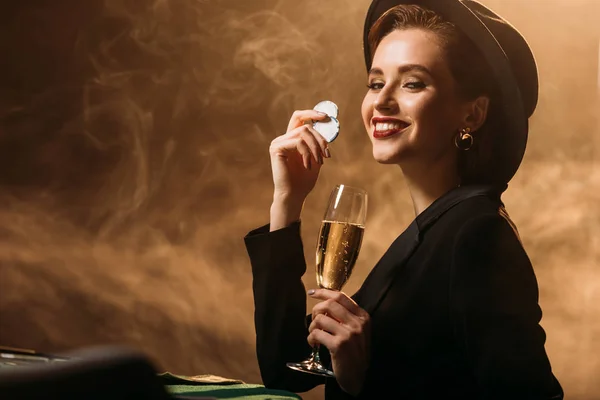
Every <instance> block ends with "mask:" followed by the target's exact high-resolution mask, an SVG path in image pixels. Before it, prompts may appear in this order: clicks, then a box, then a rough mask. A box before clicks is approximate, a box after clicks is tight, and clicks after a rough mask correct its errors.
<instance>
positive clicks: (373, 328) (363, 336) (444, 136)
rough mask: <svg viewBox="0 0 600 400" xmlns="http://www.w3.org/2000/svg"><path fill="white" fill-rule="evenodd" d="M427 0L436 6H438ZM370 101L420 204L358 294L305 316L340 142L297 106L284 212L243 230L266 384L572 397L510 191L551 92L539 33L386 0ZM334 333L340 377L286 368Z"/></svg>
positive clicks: (332, 393) (334, 394) (281, 194)
mask: <svg viewBox="0 0 600 400" xmlns="http://www.w3.org/2000/svg"><path fill="white" fill-rule="evenodd" d="M426 7H427V8H426ZM364 48H365V60H366V63H367V69H368V71H369V73H368V91H367V94H366V96H365V98H364V102H363V105H362V116H363V120H364V123H365V128H366V131H367V133H368V134H369V138H370V140H371V142H372V145H373V156H374V158H375V160H376V161H378V162H380V163H383V164H397V165H399V166H400V167H401V169H402V172H403V174H404V176H405V178H406V181H407V184H408V188H409V190H410V194H411V197H412V200H413V204H414V210H415V214H416V219H415V220H414V221H413V223H412V224H411V225H410V226H409V227H408V228H407V230H406V231H405V232H404V233H402V234H401V235H400V236H399V237H398V238H397V239H396V240H395V241H394V243H393V244H392V245H391V247H390V248H389V249H388V251H387V252H386V253H385V254H384V256H383V257H382V259H381V260H380V261H379V262H378V263H377V265H376V266H375V267H374V268H373V270H372V271H371V273H370V274H369V276H368V277H367V279H366V280H365V282H364V283H363V285H362V287H361V288H360V290H359V291H358V293H356V294H355V295H354V296H353V297H352V298H349V297H348V296H346V295H345V294H343V293H336V292H331V291H328V290H324V289H319V290H309V292H308V294H309V295H310V296H312V297H314V298H316V299H320V300H323V301H322V302H321V303H319V304H317V305H316V306H315V307H314V308H313V310H312V314H311V315H309V316H308V317H306V318H305V308H306V306H305V299H306V298H305V294H304V287H303V285H302V282H301V276H302V275H303V274H304V272H305V269H306V266H305V262H304V258H303V250H302V243H301V239H300V233H299V230H300V223H299V219H300V211H301V209H302V204H303V202H304V199H305V198H306V196H307V195H308V193H309V192H310V191H311V190H312V188H313V187H314V185H315V183H316V180H317V177H318V174H319V170H320V168H321V166H322V164H323V162H324V159H326V158H329V157H330V154H329V150H328V149H327V143H326V142H325V141H324V140H323V139H322V138H321V137H320V136H319V134H318V133H317V132H315V131H314V130H313V129H312V128H311V127H310V125H306V124H305V122H307V121H311V120H323V119H326V118H327V117H326V116H324V115H321V114H319V113H317V112H315V111H312V110H305V111H297V112H295V113H294V115H293V116H292V118H291V120H290V123H289V126H288V130H287V132H286V133H285V134H284V135H282V136H280V137H278V138H276V139H275V140H274V141H273V142H272V144H271V148H270V154H271V162H272V167H273V168H272V169H273V179H274V183H275V193H274V200H273V204H272V206H271V219H270V224H269V225H267V226H265V227H262V228H259V229H257V230H255V231H252V232H250V234H249V235H248V236H247V237H246V238H245V240H246V246H247V249H248V253H249V255H250V259H251V263H252V270H253V276H254V282H253V289H254V296H255V308H256V312H255V323H256V332H257V353H258V360H259V365H260V369H261V374H262V377H263V380H264V383H265V385H267V386H270V387H279V388H284V389H288V390H293V391H306V390H309V389H311V388H313V387H314V386H316V385H319V384H322V383H325V393H326V398H327V399H342V398H353V397H357V398H364V399H374V398H406V399H430V398H431V399H432V398H436V399H438V398H439V399H442V398H443V399H454V398H456V399H562V397H563V394H562V389H561V387H560V385H559V383H558V381H557V380H556V379H555V377H554V376H553V374H552V370H551V367H550V363H549V361H548V358H547V355H546V352H545V350H544V341H545V334H544V331H543V329H542V328H541V327H540V325H539V321H540V319H541V310H540V308H539V306H538V289H537V282H536V278H535V275H534V272H533V269H532V266H531V263H530V261H529V259H528V257H527V254H526V253H525V250H524V249H523V247H522V246H521V243H520V241H519V237H518V234H517V232H516V229H515V228H514V225H513V224H512V222H511V221H510V219H509V218H508V215H507V214H506V211H505V210H504V207H503V204H502V202H501V200H500V195H501V193H502V192H503V191H504V190H505V189H506V187H507V183H508V181H509V180H510V179H511V178H512V176H513V175H514V173H515V172H516V170H517V168H518V166H519V164H520V162H521V159H522V156H523V153H524V150H525V143H526V140H527V119H528V117H529V116H531V114H532V113H533V110H534V109H535V105H536V102H537V70H536V66H535V61H534V59H533V56H532V54H531V52H530V50H529V47H528V45H527V43H526V42H525V40H524V39H523V38H522V37H521V36H520V34H519V33H518V32H517V31H516V30H515V29H514V28H512V26H510V25H509V24H508V23H506V22H505V21H504V20H502V19H501V18H500V17H498V16H497V15H495V14H493V13H492V12H491V11H490V10H488V9H487V8H485V7H484V6H482V5H481V4H479V3H476V2H472V1H459V0H438V1H431V0H429V1H428V0H404V1H400V0H381V1H380V0H375V1H374V2H373V3H372V5H371V7H370V9H369V12H368V14H367V18H366V23H365V40H364ZM309 345H310V346H314V345H321V349H323V347H325V348H326V349H327V350H328V351H324V350H322V351H321V353H322V356H323V358H326V359H327V362H330V365H331V367H332V368H333V371H334V373H335V376H336V379H324V378H320V377H317V376H313V375H308V374H303V373H300V372H296V371H293V370H289V369H287V368H286V366H285V364H286V362H289V361H301V360H303V359H305V358H306V357H307V355H308V354H309V353H310V346H309Z"/></svg>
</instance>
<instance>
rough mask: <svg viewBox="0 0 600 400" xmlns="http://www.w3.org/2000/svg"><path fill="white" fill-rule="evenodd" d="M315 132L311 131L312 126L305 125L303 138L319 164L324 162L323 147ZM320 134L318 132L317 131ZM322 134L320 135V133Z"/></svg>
mask: <svg viewBox="0 0 600 400" xmlns="http://www.w3.org/2000/svg"><path fill="white" fill-rule="evenodd" d="M314 135H315V134H314V133H313V132H311V130H310V127H309V126H308V125H304V127H303V129H302V133H301V137H302V139H304V141H305V142H306V144H307V145H308V147H309V148H310V151H311V153H312V155H313V157H314V159H315V161H316V162H318V163H319V164H323V154H324V153H323V151H324V150H323V149H322V148H321V144H320V143H319V141H318V139H317V138H316V137H315V136H314ZM317 135H318V133H317ZM319 136H320V135H319Z"/></svg>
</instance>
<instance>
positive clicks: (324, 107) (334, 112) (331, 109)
mask: <svg viewBox="0 0 600 400" xmlns="http://www.w3.org/2000/svg"><path fill="white" fill-rule="evenodd" d="M314 110H316V111H321V112H324V113H325V114H327V115H329V116H330V117H333V118H337V117H338V112H339V109H338V106H337V105H336V104H335V103H334V102H333V101H329V100H325V101H322V102H320V103H319V104H317V105H316V106H315V108H314Z"/></svg>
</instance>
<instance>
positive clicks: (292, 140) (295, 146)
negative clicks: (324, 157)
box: [270, 137, 312, 169]
mask: <svg viewBox="0 0 600 400" xmlns="http://www.w3.org/2000/svg"><path fill="white" fill-rule="evenodd" d="M270 151H271V154H272V155H281V156H284V157H287V156H288V154H289V153H290V152H294V151H295V152H297V153H299V154H300V156H301V157H302V163H303V164H304V168H306V169H311V167H312V165H311V161H310V160H311V158H312V152H311V150H310V148H309V146H308V144H306V142H305V141H304V139H303V138H302V137H287V138H285V139H281V140H278V141H277V142H276V141H275V140H274V141H273V142H271V150H270Z"/></svg>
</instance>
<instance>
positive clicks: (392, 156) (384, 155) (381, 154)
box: [373, 148, 402, 164]
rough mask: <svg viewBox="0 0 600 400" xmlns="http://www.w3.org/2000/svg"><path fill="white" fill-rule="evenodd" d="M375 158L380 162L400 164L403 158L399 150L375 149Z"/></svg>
mask: <svg viewBox="0 0 600 400" xmlns="http://www.w3.org/2000/svg"><path fill="white" fill-rule="evenodd" d="M373 158H374V159H375V161H377V162H378V163H379V164H399V163H400V160H401V159H402V157H401V155H400V154H398V153H397V152H386V151H379V150H378V149H375V148H374V149H373Z"/></svg>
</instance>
